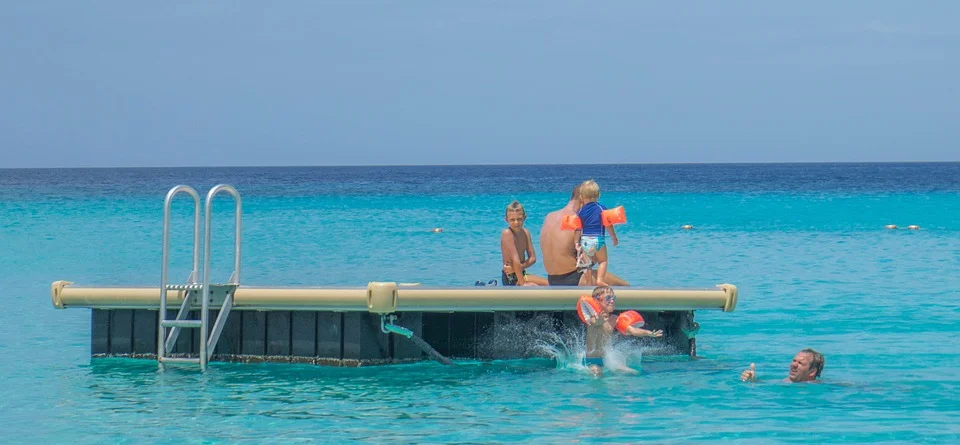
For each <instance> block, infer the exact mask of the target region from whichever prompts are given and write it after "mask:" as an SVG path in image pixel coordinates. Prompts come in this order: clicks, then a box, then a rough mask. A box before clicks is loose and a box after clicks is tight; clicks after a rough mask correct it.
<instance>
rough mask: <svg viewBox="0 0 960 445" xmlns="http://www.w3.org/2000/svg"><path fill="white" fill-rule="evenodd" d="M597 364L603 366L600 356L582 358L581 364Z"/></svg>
mask: <svg viewBox="0 0 960 445" xmlns="http://www.w3.org/2000/svg"><path fill="white" fill-rule="evenodd" d="M591 365H592V366H599V367H601V368H602V367H603V358H602V357H589V358H584V359H583V366H591Z"/></svg>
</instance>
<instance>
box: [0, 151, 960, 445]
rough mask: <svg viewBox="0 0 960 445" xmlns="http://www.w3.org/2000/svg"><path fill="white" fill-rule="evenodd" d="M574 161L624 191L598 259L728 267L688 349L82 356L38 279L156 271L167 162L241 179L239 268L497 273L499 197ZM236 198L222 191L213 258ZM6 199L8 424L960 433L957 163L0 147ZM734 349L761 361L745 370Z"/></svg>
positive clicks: (226, 247)
mask: <svg viewBox="0 0 960 445" xmlns="http://www.w3.org/2000/svg"><path fill="white" fill-rule="evenodd" d="M518 170H519V169H518ZM505 171H509V172H511V173H505ZM611 171H612V173H611ZM514 174H516V177H514V176H511V175H514ZM505 177H506V179H507V180H506V181H500V180H501V179H503V178H505ZM587 177H594V178H596V179H597V180H598V182H600V184H601V186H604V184H605V183H606V184H611V185H610V186H606V187H605V188H604V190H605V191H604V196H603V197H602V199H601V201H604V202H605V203H607V204H608V205H609V204H615V205H620V204H622V205H624V206H626V208H627V212H628V218H629V223H628V224H626V225H624V226H622V227H621V228H618V235H619V236H620V240H621V244H620V245H619V246H617V247H616V248H614V249H613V250H612V251H611V254H610V255H611V259H610V261H611V270H614V271H616V272H617V273H618V274H620V275H622V276H624V277H626V278H628V279H629V280H631V281H632V282H633V284H635V285H638V286H644V287H705V286H712V285H714V284H718V283H723V282H729V283H733V284H736V285H738V286H739V288H740V303H739V305H738V307H737V310H736V311H735V312H732V313H720V312H713V311H701V312H698V313H697V320H698V321H699V322H700V323H701V326H702V327H701V331H700V334H699V336H698V345H699V353H700V355H701V356H702V357H703V358H702V359H701V360H698V361H689V360H683V359H675V358H673V359H671V358H662V357H649V356H646V357H644V356H642V351H633V350H624V349H623V348H621V349H618V351H619V352H620V353H622V354H623V355H624V356H626V357H627V358H626V359H627V360H628V361H629V362H630V363H631V364H632V365H634V366H636V367H637V368H638V369H641V370H642V372H641V374H639V375H622V374H621V375H617V374H608V375H607V376H605V377H604V378H602V379H596V378H592V377H589V376H587V375H586V374H585V373H583V372H582V369H579V368H578V367H577V366H575V365H573V364H571V360H570V359H569V358H568V356H567V355H563V354H558V355H556V356H555V357H553V358H551V357H550V356H549V355H548V356H546V357H545V358H543V359H531V360H515V361H498V362H460V363H458V365H457V366H455V367H443V366H441V365H438V364H435V363H429V362H428V363H420V364H414V365H398V366H386V367H376V368H362V369H335V368H320V367H312V366H302V365H284V364H259V365H239V364H222V363H216V364H214V365H213V366H212V367H211V369H210V370H209V371H208V372H207V373H206V374H200V373H198V372H195V371H192V370H186V369H172V370H168V371H166V372H162V373H161V372H158V371H157V367H156V364H155V363H154V362H152V361H138V360H128V359H96V360H92V359H91V358H90V356H89V348H90V345H89V342H90V326H89V324H90V312H89V311H88V310H82V309H71V310H56V309H54V308H53V306H52V305H51V302H50V297H49V285H50V282H52V281H54V280H60V279H66V280H71V281H74V282H76V283H77V284H78V285H120V284H130V285H153V284H156V283H158V282H159V272H160V261H159V258H160V229H161V208H162V202H163V195H164V194H165V192H166V190H167V189H168V188H169V187H172V186H173V185H176V184H178V183H190V184H194V185H195V186H197V187H198V189H199V190H201V192H204V191H205V190H206V189H207V188H209V186H211V185H213V184H214V183H217V182H221V181H222V182H229V183H232V184H234V185H236V186H237V187H238V189H239V190H240V192H241V193H242V194H244V200H245V202H244V240H243V242H244V252H243V274H242V277H241V278H242V282H244V283H246V284H250V285H298V284H299V285H362V284H364V283H366V282H367V281H371V280H398V281H419V282H422V283H424V284H426V285H471V284H472V283H473V282H474V281H476V280H488V279H494V278H497V277H498V276H499V271H498V262H499V250H498V249H499V245H498V237H497V233H498V230H499V229H500V228H502V226H503V221H502V216H503V214H502V209H503V207H504V206H506V204H508V203H509V202H510V201H511V200H512V199H520V200H521V201H522V202H523V203H524V204H525V205H526V207H527V210H528V214H529V219H528V223H527V226H528V228H529V229H530V230H531V231H532V232H533V233H534V235H535V236H536V234H537V233H538V230H539V224H540V221H542V218H543V215H545V214H546V213H547V212H549V211H551V210H554V209H556V208H559V207H560V206H562V205H563V204H564V203H565V202H566V196H567V194H568V193H569V191H568V189H569V188H570V187H571V186H572V185H573V184H574V183H575V181H576V180H577V179H580V178H587ZM324 178H326V179H324ZM331 178H333V179H331ZM505 183H506V184H508V185H503V184H505ZM231 206H232V204H231V203H230V202H229V200H227V199H225V198H224V199H223V200H222V201H220V202H218V204H217V206H215V224H216V226H215V228H214V235H215V237H214V240H213V243H214V250H215V251H217V255H216V256H215V261H214V272H215V276H214V277H213V278H214V279H219V280H223V279H226V277H227V276H228V275H229V272H230V269H231V266H232V258H231V256H230V253H231V251H232V250H231V249H232V245H231V243H232V239H231V236H232V227H231V223H232V215H231V214H230V212H231V208H232V207H231ZM190 209H191V207H190V205H189V204H188V201H187V200H186V199H184V200H183V201H178V203H177V205H176V206H175V215H174V222H175V223H176V224H177V225H176V226H175V230H174V233H173V236H174V243H175V246H174V248H175V252H174V255H173V258H172V261H173V264H172V272H171V273H172V275H171V276H172V277H183V278H185V277H186V274H187V272H188V270H189V266H190V264H189V261H190V253H189V250H188V249H189V243H190V239H189V236H190V228H189V221H190V220H189V218H190V217H189V215H188V211H189V210H190ZM0 216H2V218H0V246H2V250H0V301H3V302H4V303H5V306H6V309H7V310H6V311H4V312H3V313H0V354H2V355H0V357H2V359H0V387H2V388H3V390H2V396H0V439H2V442H3V443H38V442H39V443H221V442H223V443H232V442H237V441H241V440H245V439H249V440H250V441H253V442H258V443H291V442H305V441H309V440H315V441H318V442H339V441H346V440H359V441H365V442H376V443H457V442H472V443H476V442H484V443H487V442H521V441H522V442H528V441H532V442H539V443H553V442H609V441H613V442H634V441H650V442H657V443H664V442H676V443H690V442H712V441H717V440H724V439H725V440H736V441H738V442H743V443H776V442H789V443H800V442H805V443H809V442H844V443H856V442H881V443H883V442H887V443H902V442H940V443H956V442H957V441H960V401H958V397H960V353H958V352H957V346H958V345H960V342H958V340H960V273H958V272H960V166H958V165H957V164H932V165H927V164H920V165H910V164H906V165H870V166H859V165H839V166H836V165H834V166H830V165H823V166H777V165H773V166H741V167H724V166H689V167H677V166H672V167H671V166H661V167H656V166H654V167H649V166H643V167H642V168H641V167H640V166H632V167H631V166H618V167H616V168H613V167H591V168H583V167H572V166H570V167H557V166H551V167H546V166H544V167H542V168H529V167H525V168H523V169H522V172H514V170H510V169H506V168H503V167H473V168H466V167H443V168H440V167H438V168H432V169H431V168H412V167H405V168H379V169H377V168H367V169H354V170H350V169H329V170H324V169H287V170H284V169H190V170H175V169H156V170H145V169H140V170H138V169H130V170H82V171H77V170H65V171H64V170H35V171H25V170H0ZM682 224H693V225H695V226H696V229H695V230H693V231H681V230H679V227H680V226H681V225H682ZM886 224H897V225H899V226H901V227H906V226H907V225H909V224H918V225H920V226H921V227H922V229H921V230H919V231H908V230H902V229H901V230H885V229H884V228H883V226H884V225H886ZM434 227H443V228H444V232H443V233H441V234H434V233H430V229H432V228H434ZM538 252H539V249H538ZM533 272H534V273H537V274H543V269H542V265H540V264H538V265H537V266H535V267H534V270H533ZM535 334H536V333H535ZM524 337H525V338H526V337H527V336H524ZM531 337H534V338H537V335H533V336H531ZM537 340H539V342H540V343H541V346H544V348H545V349H544V350H551V348H558V347H559V344H558V340H557V339H554V338H550V337H548V336H545V335H544V336H540V337H539V338H537ZM575 340H576V339H575V338H564V339H560V340H559V342H560V343H567V344H570V343H576V341H575ZM805 347H813V348H816V349H818V350H820V351H822V352H823V353H824V354H825V355H826V357H827V364H826V368H825V370H824V374H823V377H824V384H819V385H810V384H799V385H789V384H783V383H780V382H779V380H780V379H782V378H783V377H785V376H786V373H787V366H788V364H789V361H790V359H791V358H792V356H793V354H794V353H795V352H796V351H798V350H799V349H801V348H805ZM751 362H753V363H756V365H757V369H758V373H759V375H760V378H761V379H762V381H761V382H760V383H757V384H746V383H741V382H740V381H739V380H738V375H739V372H740V371H741V370H742V369H743V368H745V367H747V366H748V365H749V364H750V363H751Z"/></svg>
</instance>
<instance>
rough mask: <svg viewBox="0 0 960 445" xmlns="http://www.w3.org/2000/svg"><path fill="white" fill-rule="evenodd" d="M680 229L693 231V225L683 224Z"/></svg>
mask: <svg viewBox="0 0 960 445" xmlns="http://www.w3.org/2000/svg"><path fill="white" fill-rule="evenodd" d="M680 228H681V229H683V230H693V225H691V224H684V225H682V226H680Z"/></svg>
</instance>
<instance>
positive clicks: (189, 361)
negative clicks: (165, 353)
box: [160, 357, 200, 365]
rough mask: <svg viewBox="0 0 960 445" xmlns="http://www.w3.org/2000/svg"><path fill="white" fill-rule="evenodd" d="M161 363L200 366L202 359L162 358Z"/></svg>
mask: <svg viewBox="0 0 960 445" xmlns="http://www.w3.org/2000/svg"><path fill="white" fill-rule="evenodd" d="M160 362H161V363H182V364H185V365H199V364H200V358H181V357H160Z"/></svg>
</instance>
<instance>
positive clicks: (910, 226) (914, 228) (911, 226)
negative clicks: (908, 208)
mask: <svg viewBox="0 0 960 445" xmlns="http://www.w3.org/2000/svg"><path fill="white" fill-rule="evenodd" d="M907 228H908V229H910V230H920V226H918V225H916V224H911V225H909V226H907Z"/></svg>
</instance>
